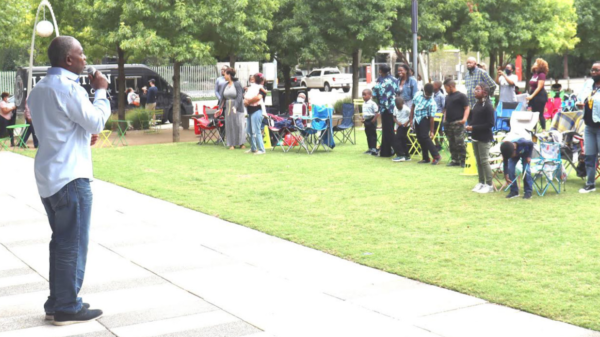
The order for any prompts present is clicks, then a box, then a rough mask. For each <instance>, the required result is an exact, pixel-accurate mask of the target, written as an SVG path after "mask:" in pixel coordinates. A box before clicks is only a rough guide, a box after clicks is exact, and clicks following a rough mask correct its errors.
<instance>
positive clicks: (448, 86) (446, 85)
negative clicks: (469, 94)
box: [444, 78, 456, 95]
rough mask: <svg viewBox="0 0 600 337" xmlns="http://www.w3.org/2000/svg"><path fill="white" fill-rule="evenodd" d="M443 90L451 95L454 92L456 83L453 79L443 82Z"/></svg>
mask: <svg viewBox="0 0 600 337" xmlns="http://www.w3.org/2000/svg"><path fill="white" fill-rule="evenodd" d="M444 89H446V92H447V93H448V95H449V94H453V93H455V92H456V82H454V80H453V79H451V78H449V79H447V80H445V81H444Z"/></svg>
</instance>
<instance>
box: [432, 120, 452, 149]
mask: <svg viewBox="0 0 600 337" xmlns="http://www.w3.org/2000/svg"><path fill="white" fill-rule="evenodd" d="M443 120H444V114H442V113H436V114H435V117H434V118H433V122H434V123H437V128H435V134H434V135H433V142H434V143H435V144H436V145H439V146H440V151H441V150H442V149H444V147H445V148H446V149H449V148H450V146H449V145H448V141H447V139H446V137H445V136H444V135H443V133H442V130H443V125H442V121H443Z"/></svg>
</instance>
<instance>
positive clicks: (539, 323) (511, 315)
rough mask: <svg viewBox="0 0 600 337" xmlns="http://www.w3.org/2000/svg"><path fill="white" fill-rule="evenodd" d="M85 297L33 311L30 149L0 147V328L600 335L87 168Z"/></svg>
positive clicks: (35, 229) (35, 228)
mask: <svg viewBox="0 0 600 337" xmlns="http://www.w3.org/2000/svg"><path fill="white" fill-rule="evenodd" d="M92 189H93V191H94V200H95V201H94V213H93V220H92V232H91V240H92V242H91V243H90V252H89V258H88V269H87V274H86V280H85V283H84V287H83V289H82V297H83V298H84V300H85V301H86V302H89V303H90V304H91V305H92V308H100V309H103V310H104V312H105V315H104V317H103V318H101V319H100V320H98V321H96V322H90V323H85V324H79V325H72V326H67V327H55V326H52V325H50V324H49V322H46V321H44V320H43V308H42V305H43V302H44V300H45V298H46V296H47V294H48V291H47V288H48V284H47V275H48V242H49V238H50V230H49V226H48V224H47V219H46V216H45V212H44V209H43V206H42V204H41V202H40V200H39V196H38V195H37V190H36V187H35V182H34V180H33V160H32V159H29V158H26V157H23V156H20V155H16V154H13V153H9V152H0V214H1V215H0V337H9V336H10V337H13V336H35V337H37V336H42V337H45V336H48V337H51V336H56V337H63V336H85V337H104V336H122V337H129V336H221V337H234V336H251V337H268V336H269V337H296V336H298V337H309V336H310V337H317V336H324V337H337V336H340V337H352V336H357V337H358V336H360V337H365V336H377V337H386V336H396V337H397V336H406V337H440V336H443V337H470V336H477V337H480V336H486V337H492V336H502V337H506V336H511V337H519V336H527V337H532V336H544V337H553V336H556V337H559V336H560V337H584V336H585V337H600V333H598V332H594V331H590V330H586V329H582V328H579V327H576V326H572V325H569V324H565V323H560V322H556V321H552V320H549V319H546V318H542V317H539V316H535V315H531V314H528V313H524V312H521V311H518V310H514V309H510V308H506V307H503V306H499V305H495V304H491V303H488V302H486V301H484V300H481V299H478V298H475V297H471V296H468V295H464V294H460V293H457V292H454V291H450V290H446V289H442V288H438V287H434V286H431V285H426V284H422V283H419V282H416V281H413V280H409V279H406V278H402V277H399V276H397V275H392V274H388V273H385V272H383V271H379V270H376V269H372V268H368V267H364V266H361V265H358V264H355V263H352V262H348V261H346V260H343V259H340V258H337V257H334V256H331V255H328V254H325V253H322V252H320V251H316V250H313V249H310V248H306V247H303V246H300V245H297V244H294V243H291V242H288V241H285V240H281V239H278V238H275V237H272V236H269V235H266V234H263V233H260V232H257V231H254V230H251V229H248V228H245V227H243V226H239V225H236V224H232V223H229V222H226V221H223V220H220V219H217V218H214V217H211V216H208V215H205V214H202V213H198V212H195V211H192V210H189V209H186V208H183V207H179V206H176V205H173V204H171V203H168V202H165V201H161V200H158V199H153V198H150V197H148V196H145V195H141V194H138V193H136V192H133V191H130V190H127V189H125V188H121V187H118V186H115V185H112V184H109V183H106V182H102V181H98V180H96V181H95V182H94V183H93V184H92Z"/></svg>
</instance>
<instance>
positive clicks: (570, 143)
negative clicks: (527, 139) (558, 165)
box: [538, 111, 585, 173]
mask: <svg viewBox="0 0 600 337" xmlns="http://www.w3.org/2000/svg"><path fill="white" fill-rule="evenodd" d="M584 128H585V123H584V121H583V112H582V111H565V112H563V111H559V112H557V113H556V115H554V118H553V119H552V124H551V125H550V131H549V134H550V135H551V136H549V137H548V136H547V137H545V139H544V140H545V141H548V140H556V142H558V143H560V145H561V147H560V155H561V158H562V159H563V161H564V162H565V168H566V169H567V173H570V172H571V170H573V169H575V168H576V167H577V165H576V164H575V162H576V161H577V159H578V157H579V155H580V152H581V151H580V149H581V147H580V146H579V145H580V144H579V143H580V140H579V139H582V137H581V135H583V131H584ZM577 136H578V137H577ZM538 138H544V136H541V137H540V136H538Z"/></svg>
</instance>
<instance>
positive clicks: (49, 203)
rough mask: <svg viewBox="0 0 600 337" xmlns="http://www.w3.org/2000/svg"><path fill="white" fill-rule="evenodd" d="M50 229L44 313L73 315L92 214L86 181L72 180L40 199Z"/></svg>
mask: <svg viewBox="0 0 600 337" xmlns="http://www.w3.org/2000/svg"><path fill="white" fill-rule="evenodd" d="M42 203H43V204H44V208H45V209H46V213H47V214H48V221H49V222H50V228H51V229H52V240H51V241H50V296H48V300H47V301H46V303H45V304H44V309H45V310H46V312H47V313H55V312H64V313H70V314H72V313H76V312H78V311H79V310H81V306H82V301H81V298H79V297H77V295H78V294H79V290H80V289H81V286H82V284H83V277H84V274H85V264H86V260H87V251H88V242H89V234H90V217H91V214H92V190H91V188H90V181H89V180H88V179H75V180H73V181H71V182H70V183H68V184H67V185H65V186H64V187H63V188H62V189H61V190H60V191H58V192H57V193H56V194H54V195H53V196H51V197H49V198H42Z"/></svg>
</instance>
